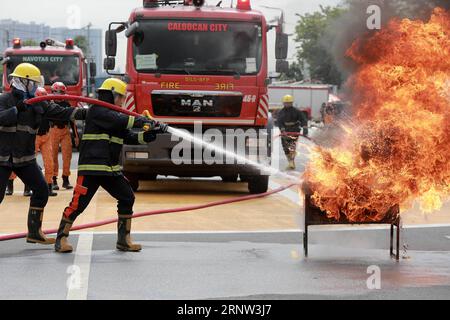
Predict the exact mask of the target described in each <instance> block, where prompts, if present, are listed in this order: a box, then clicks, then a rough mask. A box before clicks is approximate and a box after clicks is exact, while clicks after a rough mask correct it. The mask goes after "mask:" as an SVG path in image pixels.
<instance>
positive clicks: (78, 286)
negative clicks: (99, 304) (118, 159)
mask: <svg viewBox="0 0 450 320" xmlns="http://www.w3.org/2000/svg"><path fill="white" fill-rule="evenodd" d="M99 191H100V190H99ZM98 197H99V192H97V193H96V195H95V196H94V198H93V199H92V200H91V203H90V206H91V207H92V209H93V211H94V212H97V203H98ZM95 216H96V215H95V214H94V215H93V217H87V216H86V215H82V216H81V217H80V219H79V220H80V224H85V223H86V222H87V220H88V219H94V220H95ZM93 241H94V232H93V231H88V232H83V233H80V234H79V237H78V244H77V248H76V251H75V259H74V265H73V268H72V269H73V270H72V277H74V276H75V277H78V279H77V278H75V279H71V280H75V281H68V283H67V285H68V291H67V300H87V298H88V289H89V274H90V271H91V257H92V243H93ZM74 270H75V271H74ZM74 272H75V274H73V273H74Z"/></svg>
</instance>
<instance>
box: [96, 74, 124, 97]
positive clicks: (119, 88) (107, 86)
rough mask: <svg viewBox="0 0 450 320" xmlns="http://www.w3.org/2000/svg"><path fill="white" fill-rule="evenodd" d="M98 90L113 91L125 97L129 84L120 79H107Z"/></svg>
mask: <svg viewBox="0 0 450 320" xmlns="http://www.w3.org/2000/svg"><path fill="white" fill-rule="evenodd" d="M98 90H99V91H100V90H105V91H111V92H113V93H117V94H120V95H121V96H125V95H126V94H127V84H126V83H125V82H123V81H122V80H120V79H116V78H110V79H106V80H105V82H103V84H102V86H101V87H100V88H99V89H98Z"/></svg>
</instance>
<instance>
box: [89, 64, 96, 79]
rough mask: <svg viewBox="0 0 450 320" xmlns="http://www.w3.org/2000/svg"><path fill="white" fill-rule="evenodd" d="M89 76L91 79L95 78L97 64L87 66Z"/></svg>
mask: <svg viewBox="0 0 450 320" xmlns="http://www.w3.org/2000/svg"><path fill="white" fill-rule="evenodd" d="M89 74H90V76H91V78H95V77H96V76H97V64H96V63H95V62H91V63H90V64H89Z"/></svg>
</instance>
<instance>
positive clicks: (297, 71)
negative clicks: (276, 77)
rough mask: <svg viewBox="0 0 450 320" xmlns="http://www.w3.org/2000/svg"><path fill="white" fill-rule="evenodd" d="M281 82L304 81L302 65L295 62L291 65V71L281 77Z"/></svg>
mask: <svg viewBox="0 0 450 320" xmlns="http://www.w3.org/2000/svg"><path fill="white" fill-rule="evenodd" d="M280 80H281V81H284V80H295V81H301V80H303V72H302V68H301V65H300V63H298V62H293V63H291V64H290V65H289V71H288V72H287V73H283V74H281V76H280Z"/></svg>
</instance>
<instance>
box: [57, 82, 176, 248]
mask: <svg viewBox="0 0 450 320" xmlns="http://www.w3.org/2000/svg"><path fill="white" fill-rule="evenodd" d="M126 86H127V85H126V83H125V82H123V81H121V80H119V79H108V80H106V81H105V82H104V83H103V85H102V87H101V88H100V89H99V91H98V95H99V97H98V98H99V100H101V101H105V102H108V103H111V104H115V105H117V106H123V104H124V102H125V96H126ZM133 128H136V129H143V128H146V129H148V131H140V132H138V133H137V132H134V131H132V130H131V129H133ZM166 131H167V126H166V125H164V124H160V123H157V122H155V121H153V120H150V119H149V118H146V117H138V118H135V117H132V116H126V115H124V114H122V113H119V112H116V111H113V110H109V109H106V108H104V107H101V106H96V105H94V106H91V107H90V109H89V111H88V114H87V118H86V125H85V129H84V133H83V136H82V139H81V144H80V158H79V163H78V180H77V185H76V186H75V189H74V195H73V199H72V202H71V203H70V205H69V207H67V208H66V209H65V210H64V213H63V217H62V220H61V223H60V226H59V230H58V235H57V240H56V245H55V250H56V251H57V252H60V253H68V252H72V250H73V248H72V246H71V245H70V244H69V242H68V240H67V239H68V237H69V231H70V229H71V227H72V225H73V223H74V221H75V219H76V218H77V217H78V216H79V215H80V214H81V213H83V211H84V210H85V209H86V208H87V206H88V205H89V203H90V201H91V200H92V198H93V197H94V195H95V193H96V192H97V190H98V189H99V187H102V188H103V189H105V190H106V191H107V192H108V193H109V194H110V195H111V196H113V197H114V198H116V199H117V202H118V205H117V208H118V214H119V223H118V240H117V249H118V250H121V251H131V252H137V251H140V250H141V249H142V247H141V246H140V245H137V244H133V243H132V242H131V238H130V232H131V219H132V215H133V205H134V200H135V198H134V194H133V190H132V188H131V186H130V183H129V182H128V180H127V179H126V178H125V177H124V176H123V174H122V171H121V170H122V169H121V166H120V164H119V158H120V153H121V151H122V146H123V144H124V143H125V144H128V145H138V144H147V143H149V142H152V141H153V140H155V138H156V134H158V133H164V132H166Z"/></svg>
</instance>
